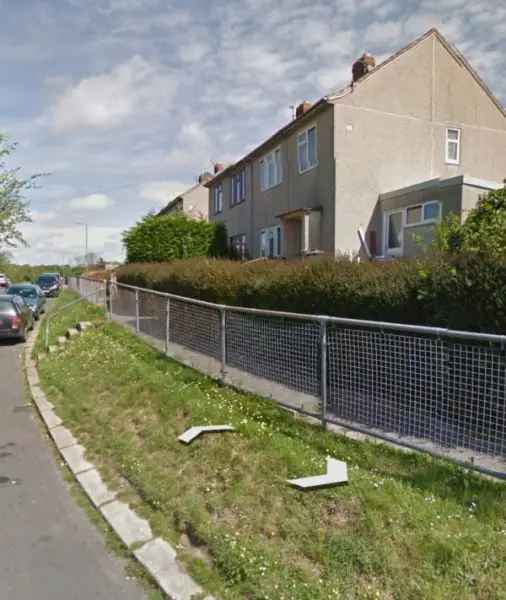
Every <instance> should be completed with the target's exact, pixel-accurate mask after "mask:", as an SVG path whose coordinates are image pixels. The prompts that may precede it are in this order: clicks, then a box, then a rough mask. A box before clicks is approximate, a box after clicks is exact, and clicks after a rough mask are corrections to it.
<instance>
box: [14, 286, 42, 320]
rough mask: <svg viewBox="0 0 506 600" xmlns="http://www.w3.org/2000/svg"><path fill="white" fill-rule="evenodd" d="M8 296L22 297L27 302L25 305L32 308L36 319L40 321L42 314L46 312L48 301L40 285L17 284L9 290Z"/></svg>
mask: <svg viewBox="0 0 506 600" xmlns="http://www.w3.org/2000/svg"><path fill="white" fill-rule="evenodd" d="M7 294H9V295H10V296H20V297H21V298H22V299H23V300H24V301H25V304H28V306H29V307H30V308H31V310H32V312H33V316H34V317H35V319H38V318H39V316H40V314H41V313H42V312H44V305H45V304H46V299H45V298H44V294H43V292H42V290H41V288H40V287H39V286H38V285H34V284H33V283H16V284H15V285H11V287H10V288H9V289H8V290H7Z"/></svg>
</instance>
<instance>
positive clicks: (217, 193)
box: [213, 183, 223, 215]
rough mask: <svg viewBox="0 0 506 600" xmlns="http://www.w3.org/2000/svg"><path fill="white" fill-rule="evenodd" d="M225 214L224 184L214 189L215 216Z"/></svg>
mask: <svg viewBox="0 0 506 600" xmlns="http://www.w3.org/2000/svg"><path fill="white" fill-rule="evenodd" d="M222 212H223V184H222V183H219V184H218V185H215V186H214V188H213V214H214V215H219V214H220V213H222Z"/></svg>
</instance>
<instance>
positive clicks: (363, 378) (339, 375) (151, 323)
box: [69, 279, 506, 477]
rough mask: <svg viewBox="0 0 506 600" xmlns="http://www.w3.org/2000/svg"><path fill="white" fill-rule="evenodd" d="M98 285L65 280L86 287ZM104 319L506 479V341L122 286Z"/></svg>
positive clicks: (331, 415) (230, 378) (210, 366)
mask: <svg viewBox="0 0 506 600" xmlns="http://www.w3.org/2000/svg"><path fill="white" fill-rule="evenodd" d="M94 284H96V282H90V280H86V279H79V280H78V279H70V281H69V285H70V287H72V288H73V289H76V290H78V291H79V292H80V293H81V294H83V292H85V291H87V290H89V286H92V285H94ZM108 310H109V313H110V315H111V317H112V318H113V319H114V320H116V321H118V322H120V323H122V324H123V325H126V326H129V327H131V328H132V329H133V330H134V331H135V332H136V333H138V334H140V335H143V336H144V337H145V338H146V339H148V340H149V341H151V342H152V343H153V344H154V345H156V346H157V347H159V348H160V349H163V350H164V351H165V352H167V353H168V354H170V355H172V356H176V357H177V358H179V359H181V357H182V358H183V359H186V360H185V362H188V361H190V362H191V364H192V365H193V366H195V367H196V368H199V369H201V370H204V371H205V372H207V373H210V374H214V375H216V376H219V377H220V378H221V379H222V380H223V381H225V382H230V383H233V384H234V385H236V386H237V387H242V388H243V389H246V390H248V391H256V392H258V393H261V394H262V395H264V396H270V397H272V398H273V399H275V400H277V401H278V402H280V403H281V404H283V405H286V406H288V407H290V408H292V409H294V410H299V411H300V412H303V413H305V414H310V415H311V416H314V417H316V418H318V419H320V420H321V422H322V423H323V424H324V425H326V424H328V423H335V424H339V425H343V426H345V427H348V428H351V429H355V430H358V431H361V432H364V433H367V434H369V435H373V436H375V437H378V438H382V439H386V440H389V441H392V442H394V443H397V444H402V445H404V446H409V447H412V448H416V449H419V450H423V451H426V452H430V453H432V454H436V455H444V456H446V457H448V458H451V459H453V460H455V461H456V462H461V463H465V464H466V465H468V464H469V463H473V462H474V466H475V467H476V468H479V469H480V470H482V471H485V472H489V473H493V474H495V475H497V474H499V475H500V476H504V477H506V461H505V459H506V336H504V335H493V334H484V333H476V332H467V331H452V330H449V329H444V328H437V327H426V326H415V325H407V324H397V323H388V322H377V321H363V320H356V319H347V318H339V317H329V316H323V315H304V314H298V313H288V312H282V311H269V310H262V309H254V308H243V307H236V306H225V305H220V304H214V303H211V302H206V301H202V300H197V299H193V298H184V297H181V296H177V295H174V294H166V293H162V292H157V291H153V290H147V289H143V288H138V287H134V286H129V285H124V284H113V285H112V286H110V288H109V293H108Z"/></svg>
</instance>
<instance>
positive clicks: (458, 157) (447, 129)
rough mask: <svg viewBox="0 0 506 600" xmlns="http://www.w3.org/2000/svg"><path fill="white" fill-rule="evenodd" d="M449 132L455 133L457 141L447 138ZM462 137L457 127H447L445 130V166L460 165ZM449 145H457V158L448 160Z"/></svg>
mask: <svg viewBox="0 0 506 600" xmlns="http://www.w3.org/2000/svg"><path fill="white" fill-rule="evenodd" d="M450 131H456V132H457V139H456V140H451V139H450V138H449V136H448V134H449V132H450ZM461 137H462V130H461V129H459V128H458V127H447V128H446V145H445V153H446V164H448V165H460V142H461ZM450 144H457V158H456V159H454V158H450V153H449V148H450Z"/></svg>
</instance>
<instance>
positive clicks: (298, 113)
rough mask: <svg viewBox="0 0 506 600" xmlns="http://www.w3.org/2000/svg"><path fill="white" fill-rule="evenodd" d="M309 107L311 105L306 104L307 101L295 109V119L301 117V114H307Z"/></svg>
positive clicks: (309, 103)
mask: <svg viewBox="0 0 506 600" xmlns="http://www.w3.org/2000/svg"><path fill="white" fill-rule="evenodd" d="M311 106H312V104H311V102H308V100H304V102H301V103H300V104H299V105H298V106H297V108H296V109H295V118H296V119H298V118H299V117H302V115H303V114H305V113H307V111H308V110H309V109H310V108H311Z"/></svg>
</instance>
